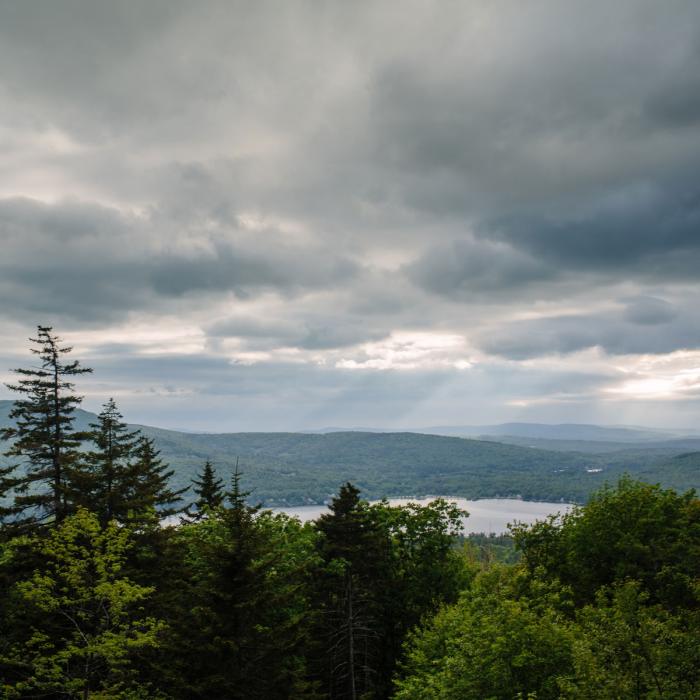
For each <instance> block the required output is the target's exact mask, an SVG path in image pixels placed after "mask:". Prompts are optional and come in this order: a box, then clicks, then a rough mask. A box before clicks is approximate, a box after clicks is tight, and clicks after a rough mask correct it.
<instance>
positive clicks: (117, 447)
mask: <svg viewBox="0 0 700 700" xmlns="http://www.w3.org/2000/svg"><path fill="white" fill-rule="evenodd" d="M90 427H91V428H92V429H93V430H92V433H91V439H92V441H93V443H94V445H95V449H94V450H93V451H92V452H90V453H89V455H88V457H87V463H88V467H89V469H88V470H87V471H86V472H85V473H84V474H82V475H81V476H82V483H76V486H78V487H79V489H78V491H79V492H78V493H77V494H76V496H75V499H76V501H78V502H79V503H81V504H83V505H85V506H86V507H87V508H89V509H90V510H91V511H92V512H94V513H95V514H96V515H97V516H98V517H99V519H100V522H101V523H102V524H103V525H105V524H106V523H108V522H109V521H110V520H114V519H116V520H118V521H119V522H124V521H126V519H127V518H128V514H129V510H130V508H131V506H132V504H131V500H132V497H131V492H132V491H133V484H132V482H133V480H134V474H133V471H134V469H133V466H132V458H133V456H134V453H135V452H136V448H137V446H138V441H139V437H140V433H139V432H138V431H137V430H134V431H130V430H129V429H128V427H127V425H126V423H124V422H123V420H122V414H121V413H120V412H119V409H118V408H117V404H116V403H115V401H114V399H109V401H107V402H106V403H105V404H104V406H103V407H102V411H101V412H100V414H99V415H98V417H97V423H91V424H90Z"/></svg>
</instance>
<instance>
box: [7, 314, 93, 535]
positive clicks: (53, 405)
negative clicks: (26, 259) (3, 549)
mask: <svg viewBox="0 0 700 700" xmlns="http://www.w3.org/2000/svg"><path fill="white" fill-rule="evenodd" d="M52 330H53V329H52V328H51V327H50V326H38V328H37V337H36V338H30V341H31V342H32V343H33V344H34V346H35V347H32V348H31V351H32V353H33V354H34V355H36V356H37V358H38V359H39V366H38V367H30V368H25V369H16V370H14V372H15V373H16V374H18V375H19V379H18V381H17V382H16V383H15V384H8V385H7V386H8V388H9V389H11V390H12V391H15V392H17V393H19V394H21V395H22V397H23V398H20V399H18V400H17V401H16V402H15V405H14V408H13V409H12V411H11V412H10V418H11V419H13V420H14V421H15V425H14V426H12V427H9V428H5V429H4V430H2V431H0V436H1V437H2V438H4V439H5V440H12V445H11V447H10V449H9V450H8V451H7V452H6V453H5V455H6V456H8V457H17V458H20V459H21V460H22V461H23V462H24V465H23V466H24V471H23V472H22V473H21V474H17V475H14V473H13V472H10V471H8V470H7V469H3V473H0V493H2V492H6V493H7V492H8V491H9V492H13V493H14V504H13V505H12V506H11V508H10V510H9V512H7V510H6V512H5V515H6V516H9V517H10V518H11V519H12V520H13V521H14V523H15V524H17V525H32V524H41V523H46V522H54V523H60V522H61V521H62V520H63V519H64V518H65V517H66V515H68V514H69V513H70V512H71V511H72V510H73V509H74V504H73V503H72V502H71V500H70V493H71V485H72V483H73V482H74V481H75V480H76V479H77V477H78V475H79V474H80V471H81V465H80V456H79V452H78V448H79V447H80V444H81V441H82V440H83V439H85V435H84V434H81V433H78V432H76V431H74V430H73V421H74V419H75V416H74V412H75V409H76V408H77V406H78V405H79V404H80V402H81V401H82V397H80V396H77V395H75V394H74V393H73V391H74V385H73V383H72V382H71V378H72V377H75V376H79V375H82V374H86V373H88V372H92V370H91V369H89V368H86V367H81V366H80V363H79V362H78V361H77V360H74V361H72V362H67V361H65V359H64V358H65V356H66V355H67V354H68V353H69V352H70V351H71V350H72V348H70V347H65V346H61V339H60V338H59V337H58V336H56V335H54V334H53V333H52Z"/></svg>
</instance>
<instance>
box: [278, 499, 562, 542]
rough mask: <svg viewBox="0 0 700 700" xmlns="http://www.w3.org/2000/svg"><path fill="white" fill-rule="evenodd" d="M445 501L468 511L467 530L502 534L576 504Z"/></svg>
mask: <svg viewBox="0 0 700 700" xmlns="http://www.w3.org/2000/svg"><path fill="white" fill-rule="evenodd" d="M445 499H446V500H448V501H450V502H451V503H456V504H457V505H458V506H459V507H460V508H461V509H463V510H466V511H467V512H468V513H469V517H468V518H464V521H463V522H464V532H465V533H466V534H470V533H472V532H486V533H492V532H493V533H495V534H500V533H503V532H506V531H507V529H508V523H513V522H520V523H534V522H535V521H536V520H543V519H544V518H546V517H547V516H548V515H551V514H553V513H560V512H561V513H563V512H567V511H569V510H570V509H571V508H572V507H573V506H572V505H571V504H569V503H546V502H543V501H521V500H520V499H517V498H484V499H481V500H478V501H468V500H467V499H466V498H449V497H445ZM431 500H433V498H390V499H389V503H390V504H391V505H395V506H398V505H404V504H406V503H420V504H421V505H426V504H427V503H430V501H431ZM272 510H274V511H276V512H283V513H287V514H288V515H295V516H297V517H298V518H299V519H300V520H301V521H302V522H306V521H307V520H315V519H316V518H318V516H319V515H322V514H323V513H327V512H328V507H327V506H297V507H290V508H273V509H272Z"/></svg>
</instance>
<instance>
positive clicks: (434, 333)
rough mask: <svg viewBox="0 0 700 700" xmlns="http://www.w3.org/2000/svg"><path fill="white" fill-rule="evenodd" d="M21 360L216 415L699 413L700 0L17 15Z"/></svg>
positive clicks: (595, 417) (1, 273) (157, 410)
mask: <svg viewBox="0 0 700 700" xmlns="http://www.w3.org/2000/svg"><path fill="white" fill-rule="evenodd" d="M0 64H1V65H2V67H3V68H2V71H1V73H0V106H1V107H2V109H0V153H1V155H2V158H0V245H1V249H0V315H2V319H3V324H2V330H1V331H0V336H1V338H0V340H1V341H2V348H3V350H2V351H0V360H4V366H5V367H8V368H9V367H11V366H16V365H17V364H18V363H19V364H21V363H22V361H23V359H22V358H23V353H24V354H25V355H26V350H25V346H26V337H27V335H29V334H30V333H31V331H32V327H33V326H35V325H36V324H37V323H42V324H52V325H54V327H55V328H56V330H58V331H59V332H61V333H62V334H63V335H64V336H66V337H67V338H68V339H69V340H70V341H71V342H73V343H74V344H75V345H76V351H77V352H79V353H80V354H81V356H82V357H83V358H84V359H85V361H86V362H87V363H88V364H92V365H93V366H94V367H95V369H96V373H95V375H94V376H93V377H91V378H90V380H89V382H88V383H87V384H86V385H85V387H84V388H85V391H86V393H87V396H88V404H89V405H90V406H92V407H94V406H96V405H98V404H99V402H100V400H102V399H104V398H106V397H107V396H109V395H112V394H115V395H116V396H117V397H118V398H119V400H120V402H121V404H122V405H123V407H124V409H125V411H126V412H127V414H128V416H129V417H130V418H133V419H134V420H140V421H143V422H150V423H156V424H165V425H173V426H175V425H177V426H179V427H186V426H191V427H196V428H198V429H206V428H210V429H217V430H218V429H231V430H235V429H237V428H241V429H261V430H262V429H267V428H270V429H273V428H274V429H285V428H287V429H300V428H313V427H318V426H319V425H328V424H335V425H346V426H350V425H369V426H371V425H374V426H387V427H400V426H410V425H430V424H431V423H432V424H445V423H451V424H456V423H470V422H471V423H479V422H498V421H501V420H543V421H559V420H567V421H576V420H580V421H589V422H594V421H608V422H638V423H648V424H654V423H656V424H659V425H671V424H686V425H688V424H692V423H693V422H694V421H696V419H697V408H698V400H699V398H700V370H699V369H698V368H699V366H700V322H699V321H698V318H699V317H698V314H697V308H698V301H699V297H700V276H699V273H698V270H700V184H698V183H700V98H699V97H698V95H700V7H698V4H697V3H696V2H692V1H690V0H688V1H687V2H681V1H674V0H670V2H666V3H658V2H652V1H651V0H649V1H648V2H647V1H644V0H642V1H640V0H629V1H624V0H623V1H620V2H615V3H609V2H589V3H585V4H584V3H563V2H558V1H554V0H551V1H549V2H546V1H544V0H543V1H541V2H539V1H538V2H533V3H522V2H515V1H512V2H508V1H505V0H503V1H501V0H498V1H496V2H493V1H488V2H486V1H484V2H479V1H474V2H468V3H467V2H465V3H431V2H423V1H418V0H416V1H414V2H393V1H392V2H390V1H386V2H362V1H361V2H356V3H344V2H328V3H321V4H319V3H315V2H310V1H307V2H301V1H300V2H295V1H291V2H285V3H275V2H269V3H268V2H255V3H254V2H214V1H206V2H202V3H198V4H197V5H193V4H192V3H184V2H177V1H171V0H168V1H167V2H166V1H162V2H161V1H159V0H151V1H150V2H146V3H137V2H125V3H108V2H95V1H91V2H87V1H86V0H81V1H77V0H58V1H57V2H52V3H42V4H40V5H37V4H30V3H2V4H0Z"/></svg>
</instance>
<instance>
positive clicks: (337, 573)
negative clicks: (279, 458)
mask: <svg viewBox="0 0 700 700" xmlns="http://www.w3.org/2000/svg"><path fill="white" fill-rule="evenodd" d="M32 346H33V347H32V349H33V351H34V354H35V357H36V358H37V359H38V362H37V363H36V365H37V366H35V367H32V368H29V369H20V370H17V374H18V380H17V381H16V382H15V383H14V384H12V385H11V386H10V388H12V389H13V390H15V391H16V392H17V393H19V394H20V398H19V399H18V401H16V403H15V405H14V409H13V411H12V413H11V415H12V418H13V419H14V424H13V425H12V426H11V427H9V428H7V429H6V430H5V431H4V434H3V438H4V439H5V440H6V441H7V450H6V455H7V457H8V458H9V459H10V460H11V462H10V464H9V465H8V466H6V467H3V468H2V472H1V473H0V495H1V496H2V497H3V500H2V501H0V503H1V504H2V511H1V512H0V697H3V698H37V697H42V698H85V699H87V698H93V699H100V700H104V699H107V698H110V699H122V700H137V699H145V698H154V699H156V700H158V699H160V700H166V699H171V700H179V699H183V700H189V699H190V698H192V699H199V698H202V699H205V698H206V699H213V698H216V699H219V698H220V699H222V700H225V699H227V698H232V699H244V698H245V699H248V698H250V699H256V698H259V699H261V700H262V699H266V700H267V699H272V700H274V699H276V698H279V699H285V698H289V699H299V700H302V699H306V700H324V699H328V700H330V699H333V700H335V699H349V700H361V699H362V700H382V699H385V698H391V697H394V698H399V699H401V700H423V699H427V700H463V699H466V700H470V699H474V700H483V699H484V698H497V699H499V700H501V699H503V700H514V699H515V698H521V699H525V698H530V699H532V698H539V699H548V698H552V699H553V698H671V699H676V698H678V699H680V698H690V697H698V696H700V678H699V675H698V669H699V668H700V634H699V632H700V626H699V623H700V612H699V606H698V600H699V598H700V578H699V576H700V502H699V501H698V499H697V497H696V496H695V493H694V492H688V493H686V494H678V493H676V492H674V491H672V490H663V489H661V488H660V487H659V486H654V485H649V484H644V483H641V482H636V481H632V480H630V479H623V480H622V481H621V482H619V483H618V484H617V486H615V487H606V488H604V489H603V490H601V491H600V492H599V493H598V494H596V495H595V496H594V497H593V498H592V499H591V501H590V502H589V503H588V504H587V505H586V506H583V507H580V508H576V509H574V510H573V511H572V512H571V513H569V514H566V515H564V516H561V517H558V516H555V517H552V518H549V519H548V520H546V521H544V522H541V523H538V524H535V525H533V526H530V527H524V526H520V527H517V526H516V527H514V528H513V529H512V531H511V535H510V537H509V538H499V539H498V540H494V539H493V538H485V537H482V538H477V539H476V540H475V541H470V540H469V539H466V540H465V539H464V538H462V537H460V532H461V520H462V517H463V515H464V513H463V512H462V511H460V510H459V509H458V508H456V506H454V505H453V504H450V503H448V502H446V501H444V500H442V499H436V500H435V501H433V502H432V503H430V504H429V505H427V506H419V505H416V504H409V505H407V506H402V507H394V506H390V505H389V504H388V503H387V502H386V501H383V502H379V503H374V504H370V503H368V502H366V501H364V500H363V499H362V498H361V497H360V492H359V491H358V489H357V488H356V487H355V486H353V485H352V484H350V483H346V484H344V485H342V486H340V488H339V491H338V493H337V495H336V496H335V498H334V499H333V500H332V502H331V504H330V506H329V510H328V513H326V514H324V515H322V516H321V517H319V518H318V519H317V520H316V521H314V522H310V523H301V522H300V521H299V520H298V519H295V518H292V517H289V516H287V515H284V514H279V513H277V514H275V513H273V512H271V511H269V510H265V509H263V508H261V507H260V506H259V505H254V504H253V502H252V501H251V498H250V496H251V494H249V493H248V492H246V490H245V488H244V483H243V477H244V475H242V474H241V472H240V471H239V469H238V466H236V468H235V470H234V471H233V473H232V474H231V475H230V477H229V478H222V477H221V475H219V474H218V473H217V471H216V468H215V465H213V464H212V463H211V462H209V461H207V462H206V463H205V464H204V465H203V467H202V468H201V471H200V472H199V474H198V475H197V477H196V478H195V480H194V482H193V484H192V490H193V494H194V496H193V497H191V498H192V500H191V502H188V500H187V498H186V496H185V493H184V491H181V490H173V489H172V488H171V487H170V486H169V480H170V477H171V476H172V470H171V469H170V468H169V467H168V465H167V464H165V463H164V462H163V460H162V459H161V458H160V456H159V453H158V451H157V449H156V446H155V445H154V443H153V442H152V441H151V440H148V439H146V438H144V437H143V436H141V435H139V434H138V433H137V432H133V431H130V430H129V429H128V427H127V425H126V424H125V423H124V421H123V418H122V416H121V414H120V413H119V410H118V407H117V406H116V404H115V402H114V401H113V400H111V399H110V400H108V401H107V402H106V404H105V405H104V407H103V409H102V411H101V412H100V414H99V416H98V418H97V420H96V422H95V423H94V424H92V425H91V426H90V428H91V430H89V431H86V432H80V431H77V430H75V429H74V428H73V425H74V416H75V410H76V408H77V407H78V406H79V404H80V401H81V399H80V396H78V395H77V394H76V393H75V387H74V384H73V382H74V381H75V380H76V379H77V378H78V377H79V376H80V375H82V374H85V373H86V372H89V371H90V370H88V369H86V368H83V367H82V366H81V365H80V363H79V362H77V361H69V360H68V354H69V353H70V348H68V347H64V346H62V344H61V341H60V339H59V338H58V337H57V336H56V335H54V334H53V331H52V329H51V328H49V327H39V328H38V333H37V337H36V338H34V339H33V340H32ZM513 544H514V546H515V548H516V549H517V551H518V553H519V555H518V556H517V557H516V556H513V550H512V545H513Z"/></svg>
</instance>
